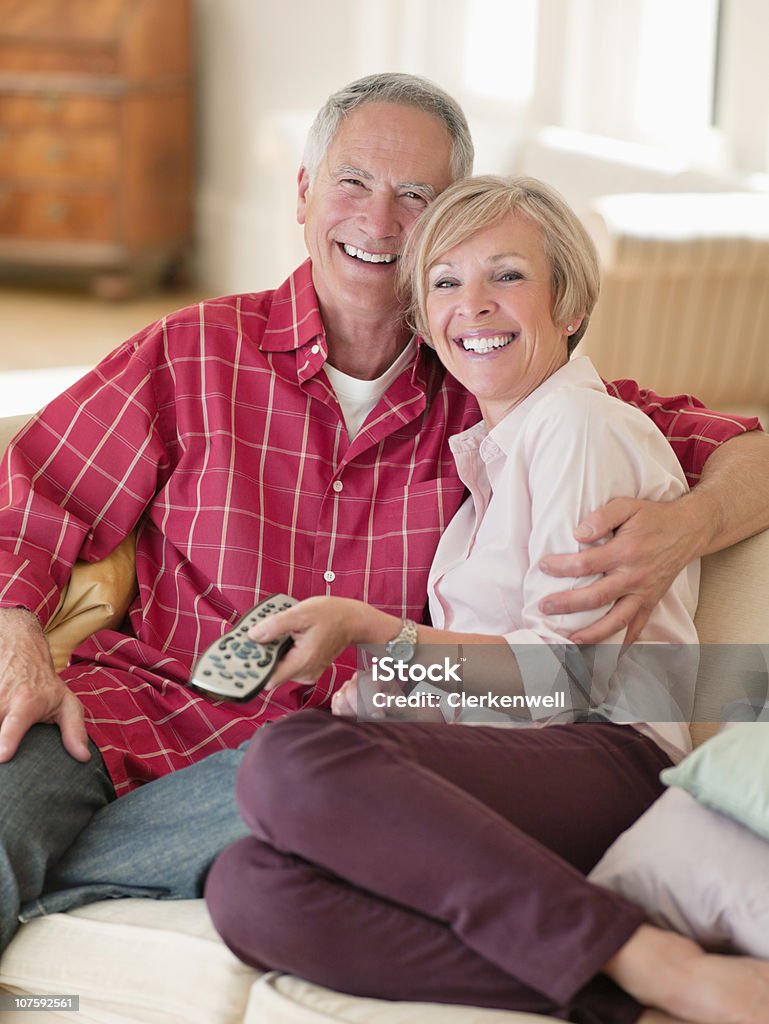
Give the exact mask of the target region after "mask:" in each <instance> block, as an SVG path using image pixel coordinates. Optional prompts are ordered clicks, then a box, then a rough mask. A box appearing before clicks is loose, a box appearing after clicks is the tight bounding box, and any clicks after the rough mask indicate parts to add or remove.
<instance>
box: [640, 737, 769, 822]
mask: <svg viewBox="0 0 769 1024" xmlns="http://www.w3.org/2000/svg"><path fill="white" fill-rule="evenodd" d="M660 778H661V779H662V781H663V782H664V783H665V785H666V786H680V787H681V788H682V789H685V790H686V791H687V792H688V793H690V794H691V795H692V796H693V797H695V799H697V800H699V802H700V803H702V804H705V805H706V806H707V807H712V808H713V809H714V810H716V811H720V812H721V813H722V814H726V815H728V816H729V817H730V818H733V819H734V820H735V821H738V822H739V823H740V824H741V825H744V826H745V827H746V828H749V829H751V830H752V831H753V832H755V833H756V834H757V835H759V836H763V838H764V839H769V722H746V723H743V724H741V725H733V726H731V727H730V728H728V729H725V730H724V731H723V732H720V733H718V735H716V736H714V737H713V738H712V739H709V740H707V741H706V742H705V743H703V744H702V746H701V747H698V748H697V749H696V750H695V751H694V752H693V753H691V754H689V756H688V757H685V758H684V759H683V761H681V763H680V764H677V765H676V766H675V767H674V768H666V769H665V770H664V771H663V772H662V774H661V776H660Z"/></svg>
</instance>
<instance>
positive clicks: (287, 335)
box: [261, 259, 326, 358]
mask: <svg viewBox="0 0 769 1024" xmlns="http://www.w3.org/2000/svg"><path fill="white" fill-rule="evenodd" d="M316 339H317V340H318V341H319V343H320V344H321V348H322V349H323V352H324V358H325V351H326V338H325V329H324V327H323V320H322V319H321V315H320V308H319V306H318V296H317V295H316V294H315V288H314V287H313V283H312V263H311V262H310V260H309V259H307V260H305V261H304V263H302V264H301V265H300V266H299V267H298V268H297V269H296V270H295V271H294V272H293V274H291V276H290V277H289V278H288V279H287V280H286V281H284V282H283V284H282V285H281V286H280V287H279V288H277V289H276V290H275V292H274V294H273V298H272V305H271V307H270V314H269V316H268V318H267V325H266V327H265V329H264V334H263V336H262V341H261V348H262V349H263V350H264V351H266V352H292V351H295V350H296V349H299V348H301V347H302V346H303V345H306V344H307V343H308V342H311V341H313V340H316Z"/></svg>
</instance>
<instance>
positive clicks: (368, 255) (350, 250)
mask: <svg viewBox="0 0 769 1024" xmlns="http://www.w3.org/2000/svg"><path fill="white" fill-rule="evenodd" d="M342 248H343V249H344V251H345V252H346V253H347V255H348V256H355V257H356V258H357V259H359V260H363V262H364V263H395V261H396V260H397V259H398V257H397V256H396V255H394V254H393V253H389V252H366V251H365V250H364V249H356V248H355V246H354V245H347V243H346V242H345V243H344V245H343V247H342Z"/></svg>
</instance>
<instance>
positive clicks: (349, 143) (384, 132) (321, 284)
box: [297, 103, 451, 326]
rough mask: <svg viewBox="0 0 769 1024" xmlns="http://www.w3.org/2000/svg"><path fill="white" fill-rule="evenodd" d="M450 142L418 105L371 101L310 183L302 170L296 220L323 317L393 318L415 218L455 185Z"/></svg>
mask: <svg viewBox="0 0 769 1024" xmlns="http://www.w3.org/2000/svg"><path fill="white" fill-rule="evenodd" d="M450 158H451V140H450V138H449V134H448V132H447V131H446V129H445V128H444V126H443V124H442V123H441V122H440V121H438V120H437V119H436V118H434V117H432V116H431V115H430V114H426V113H424V112H423V111H421V110H417V109H416V108H415V107H408V106H400V105H398V104H394V103H366V104H363V105H362V106H360V107H356V108H355V110H353V111H352V112H351V113H350V114H349V115H348V116H347V117H346V118H345V119H344V120H343V121H342V123H341V124H340V126H339V129H338V131H337V133H336V135H335V136H334V138H333V140H332V142H331V145H330V146H329V147H328V150H327V152H326V154H325V156H324V157H323V159H322V161H321V163H320V166H319V168H318V170H317V172H316V174H315V177H314V179H313V181H312V182H310V180H309V178H308V175H307V171H306V170H305V168H301V170H300V172H299V201H298V207H297V219H298V221H299V223H300V224H303V225H304V238H305V244H306V246H307V251H308V252H309V254H310V256H311V257H312V264H313V283H314V284H315V290H316V291H317V293H318V298H319V299H320V304H321V309H322V311H323V314H324V318H326V320H327V326H328V317H329V316H332V317H333V316H334V315H335V314H337V313H338V315H340V316H341V317H342V318H343V319H344V318H349V317H350V316H355V315H356V312H357V313H360V314H361V315H363V316H368V317H370V316H372V315H373V316H376V315H377V314H378V313H379V312H380V311H381V313H382V314H388V313H390V312H391V311H392V310H393V308H394V307H395V305H396V299H395V289H394V286H395V277H396V265H397V258H398V256H399V254H400V252H401V250H402V248H403V243H404V242H405V240H406V236H407V234H408V232H409V230H410V229H411V227H412V225H413V223H414V221H415V220H416V218H417V217H418V216H419V214H420V213H421V212H422V210H423V209H424V208H425V206H427V204H428V203H429V202H430V201H431V200H432V199H434V198H435V196H437V195H438V194H439V193H440V192H442V191H443V190H444V189H445V188H446V187H447V186H448V185H449V184H450V183H451V174H450V170H449V166H450V163H449V162H450Z"/></svg>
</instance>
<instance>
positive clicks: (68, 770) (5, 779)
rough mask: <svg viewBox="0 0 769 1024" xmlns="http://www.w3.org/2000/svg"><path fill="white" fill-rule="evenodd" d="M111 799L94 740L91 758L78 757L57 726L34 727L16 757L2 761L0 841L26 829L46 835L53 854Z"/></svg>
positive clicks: (16, 837) (14, 837) (111, 789)
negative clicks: (70, 748) (63, 741)
mask: <svg viewBox="0 0 769 1024" xmlns="http://www.w3.org/2000/svg"><path fill="white" fill-rule="evenodd" d="M114 798H115V790H114V786H113V784H112V781H111V780H110V776H109V774H108V772H106V769H105V768H104V764H103V761H102V759H101V755H100V754H99V753H98V751H97V749H96V748H95V746H94V745H93V744H91V760H90V761H87V762H80V761H76V760H75V759H74V758H72V757H71V756H70V755H69V754H68V753H67V751H66V750H65V748H63V744H62V743H61V734H60V732H59V730H58V727H57V726H55V725H44V724H38V725H34V726H32V728H31V729H30V730H29V732H28V733H27V734H26V735H25V737H24V738H23V740H22V742H20V744H19V748H18V751H17V752H16V754H15V756H14V757H13V758H12V759H11V760H10V761H8V762H5V763H3V764H0V839H2V841H4V842H6V843H7V842H9V841H16V840H19V839H23V838H24V836H25V835H26V834H29V833H30V831H32V833H35V834H37V835H39V836H46V835H47V836H48V837H49V838H50V840H51V842H52V844H53V849H52V850H51V854H52V855H53V856H55V855H57V854H60V853H61V852H62V849H66V847H67V846H68V845H69V843H71V842H72V840H73V839H74V838H75V836H76V835H77V831H79V830H80V828H82V827H84V826H85V824H86V823H87V822H88V820H89V819H90V818H91V817H92V816H93V814H95V813H96V811H97V810H98V809H99V808H100V807H103V806H104V805H105V804H108V803H110V801H112V800H114ZM66 819H69V821H68V820H66Z"/></svg>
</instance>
